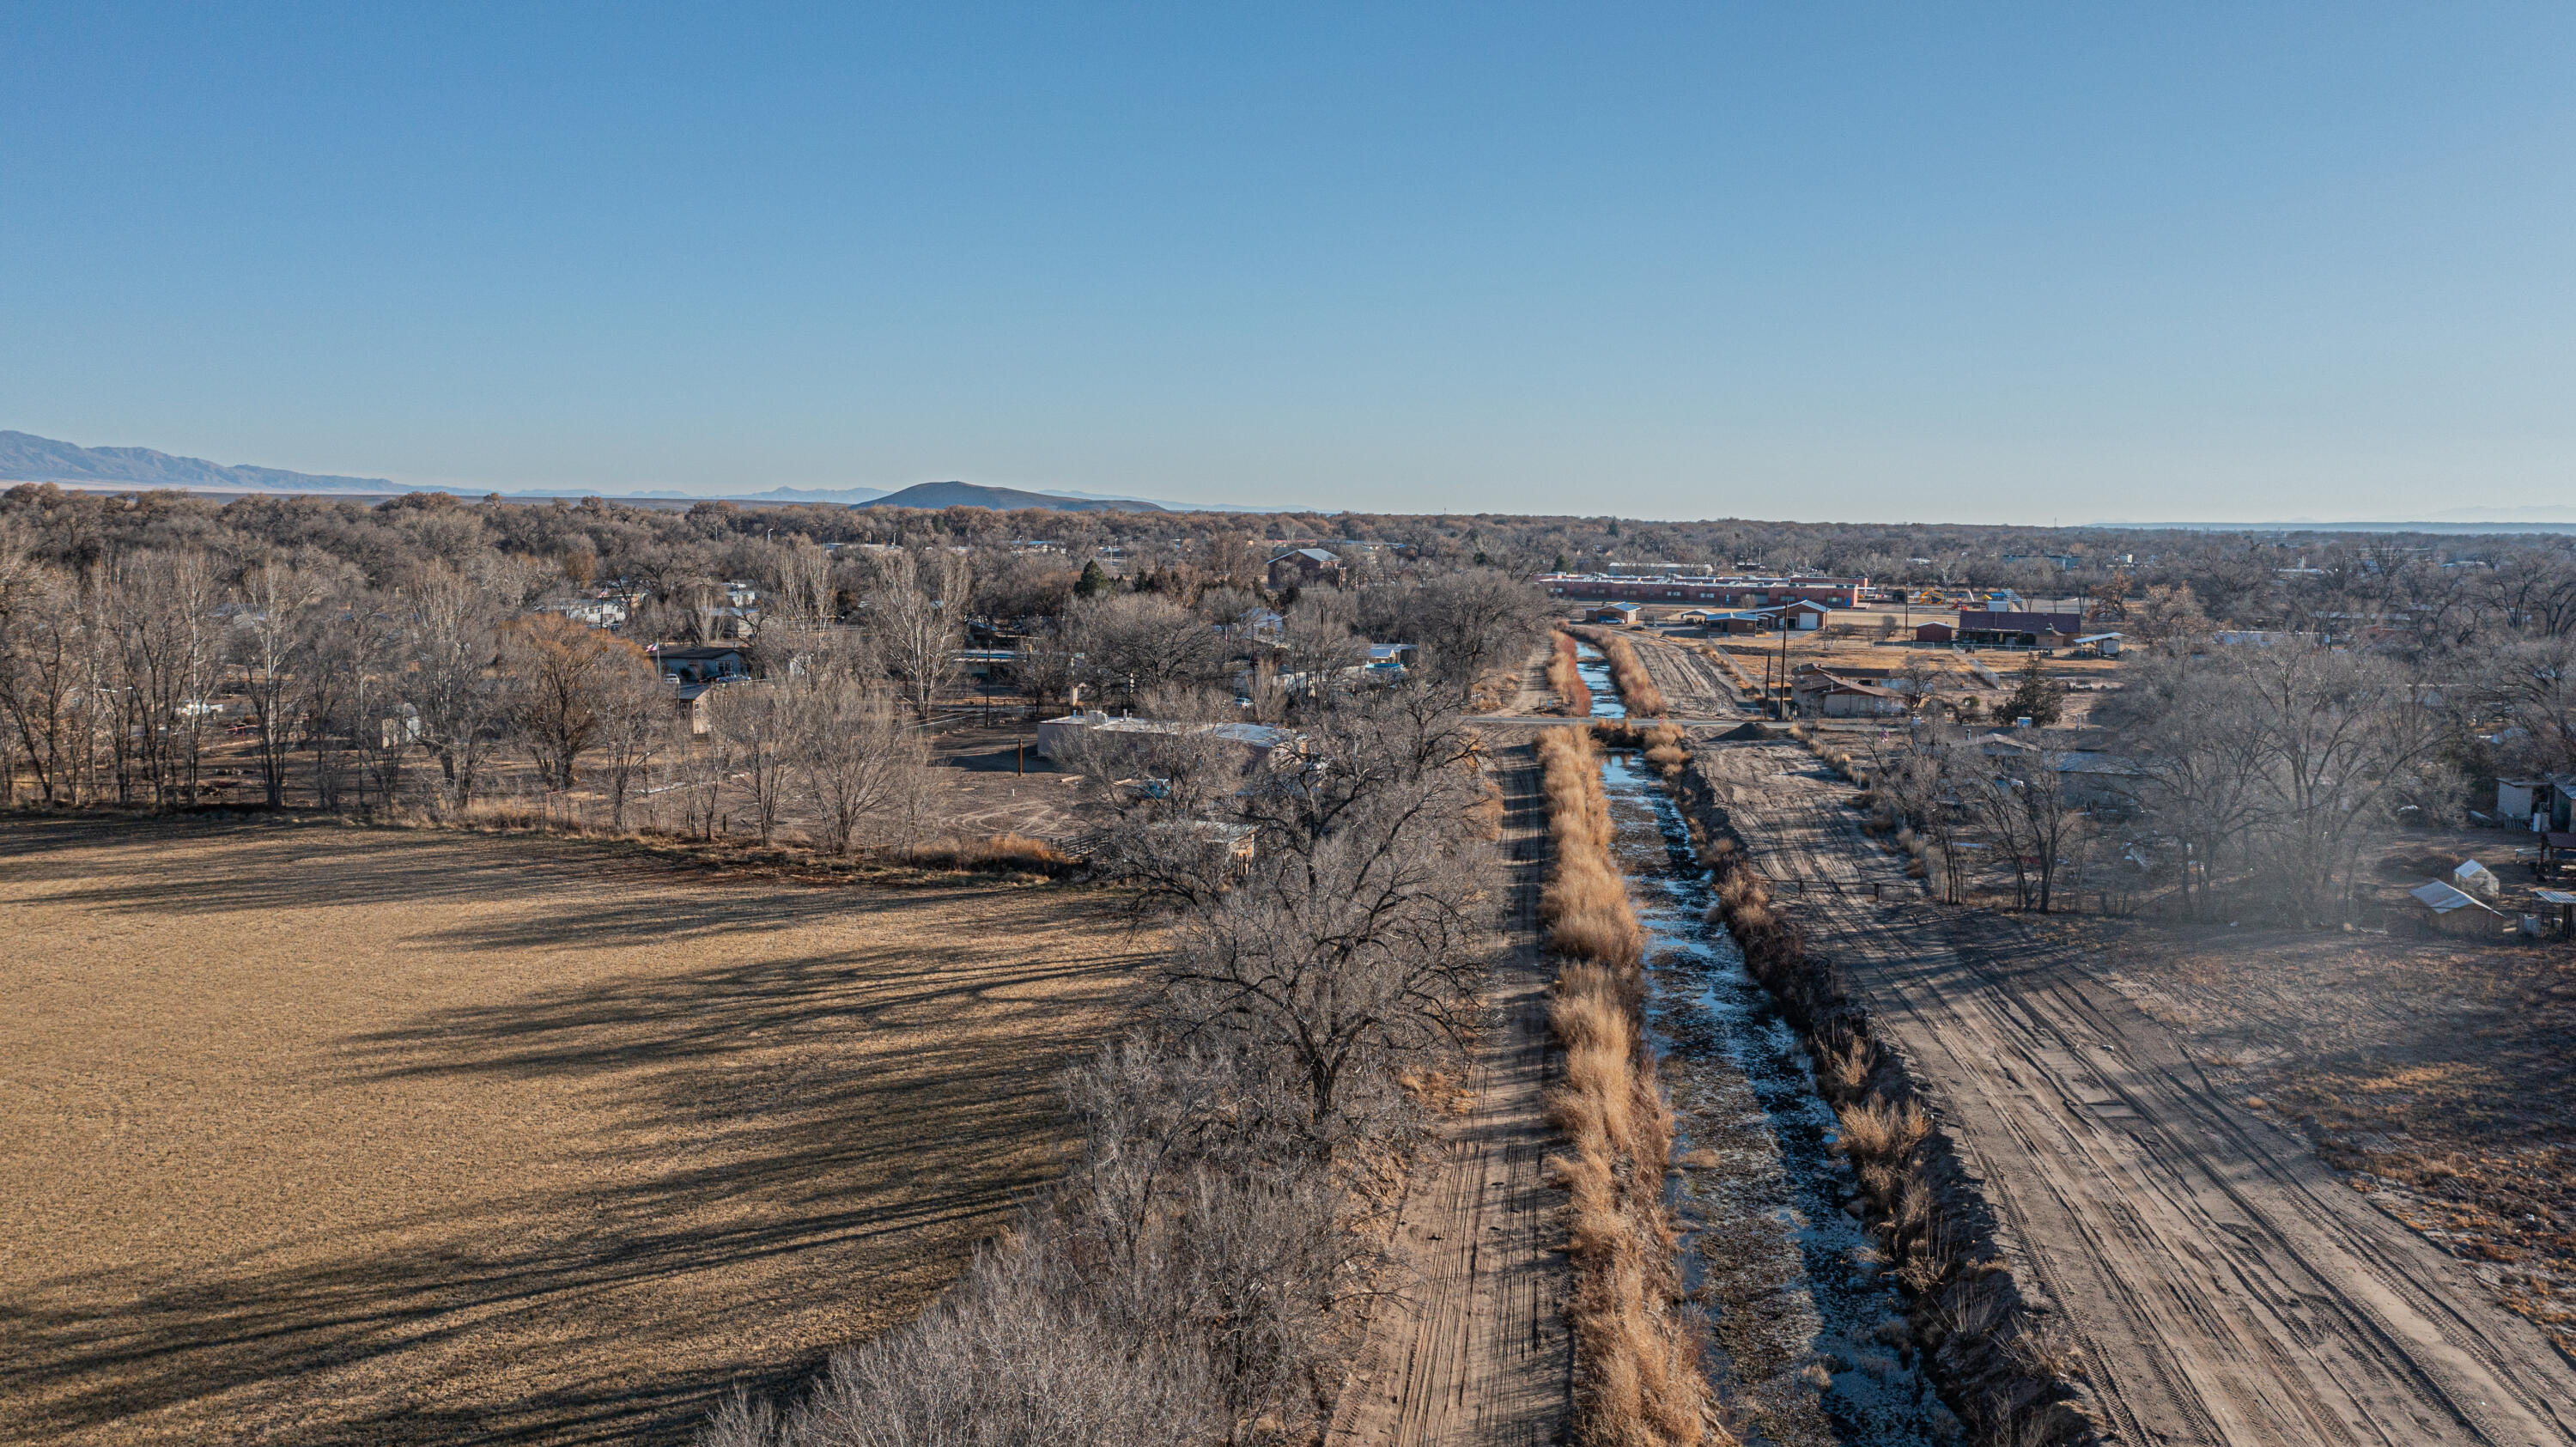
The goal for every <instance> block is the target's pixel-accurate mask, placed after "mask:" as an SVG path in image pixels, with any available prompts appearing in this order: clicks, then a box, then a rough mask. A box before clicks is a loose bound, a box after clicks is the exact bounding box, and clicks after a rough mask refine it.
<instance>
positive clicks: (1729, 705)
mask: <svg viewBox="0 0 2576 1447" xmlns="http://www.w3.org/2000/svg"><path fill="white" fill-rule="evenodd" d="M1629 639H1630V641H1631V642H1633V643H1634V644H1635V645H1636V647H1637V658H1638V661H1639V662H1641V663H1643V664H1645V665H1646V673H1647V675H1648V676H1649V677H1651V678H1653V679H1654V680H1655V687H1657V688H1660V689H1662V690H1663V691H1664V698H1665V700H1666V701H1667V702H1669V703H1670V704H1671V705H1672V711H1673V713H1674V714H1675V715H1677V716H1689V715H1706V716H1709V717H1712V718H1719V717H1724V716H1726V715H1729V714H1733V713H1737V712H1740V711H1741V710H1742V708H1743V706H1744V695H1743V692H1742V690H1740V689H1738V688H1737V687H1736V686H1735V682H1734V680H1733V679H1730V678H1728V677H1727V676H1726V670H1725V669H1724V668H1722V667H1720V666H1719V665H1718V664H1717V663H1715V662H1713V661H1711V660H1710V659H1707V658H1704V657H1702V656H1701V655H1699V654H1697V653H1694V652H1692V651H1691V650H1690V649H1688V648H1685V647H1683V646H1682V645H1681V644H1679V643H1676V642H1673V641H1671V640H1668V639H1664V638H1659V637H1657V636H1655V635H1653V634H1651V633H1634V634H1630V635H1629Z"/></svg>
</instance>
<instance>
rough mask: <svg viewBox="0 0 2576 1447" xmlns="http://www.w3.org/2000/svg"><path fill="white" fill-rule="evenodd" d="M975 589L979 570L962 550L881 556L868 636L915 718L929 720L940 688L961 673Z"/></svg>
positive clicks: (871, 598) (869, 611)
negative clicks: (959, 661)
mask: <svg viewBox="0 0 2576 1447" xmlns="http://www.w3.org/2000/svg"><path fill="white" fill-rule="evenodd" d="M973 591H974V578H973V575H972V574H971V573H970V572H969V570H968V567H967V562H966V559H965V557H964V556H963V555H961V554H958V553H954V552H950V551H947V550H945V549H941V550H937V551H933V552H929V553H925V554H922V555H920V556H915V555H914V554H912V553H908V552H895V553H888V554H885V555H884V556H883V557H882V558H880V559H879V560H878V563H877V578H876V581H875V584H874V585H873V586H872V587H871V588H870V589H869V590H868V597H867V631H868V637H869V639H870V641H871V642H872V643H873V644H874V646H875V648H876V652H877V658H878V661H879V662H880V663H881V664H882V665H883V666H884V668H885V672H886V676H887V677H889V678H892V679H893V680H894V681H895V684H896V685H897V686H898V687H900V688H901V689H902V690H903V694H904V697H905V699H906V700H907V701H909V702H910V703H911V705H912V712H913V716H914V717H915V718H918V719H921V720H923V721H925V722H927V721H928V720H929V718H930V715H931V710H932V708H933V707H934V706H936V705H937V703H938V702H939V690H940V689H941V688H942V687H944V686H946V684H947V683H948V681H949V680H950V679H952V678H954V677H956V676H957V651H958V650H959V649H960V648H962V647H963V646H964V645H965V642H966V601H967V599H968V597H969V596H970V595H971V594H972V593H973Z"/></svg>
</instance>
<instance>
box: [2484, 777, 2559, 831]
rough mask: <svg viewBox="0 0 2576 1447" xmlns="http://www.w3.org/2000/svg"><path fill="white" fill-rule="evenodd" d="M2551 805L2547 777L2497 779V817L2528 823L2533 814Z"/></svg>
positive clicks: (2518, 822)
mask: <svg viewBox="0 0 2576 1447" xmlns="http://www.w3.org/2000/svg"><path fill="white" fill-rule="evenodd" d="M2548 807H2549V781H2548V780H2547V779H2498V780H2496V810H2495V811H2496V817H2497V818H2499V819H2510V820H2512V821H2514V822H2515V823H2517V824H2522V823H2527V822H2529V821H2530V819H2531V816H2532V815H2533V814H2535V813H2538V812H2539V811H2540V810H2542V809H2546V808H2548Z"/></svg>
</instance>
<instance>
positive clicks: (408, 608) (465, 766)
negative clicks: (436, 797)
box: [400, 564, 504, 811]
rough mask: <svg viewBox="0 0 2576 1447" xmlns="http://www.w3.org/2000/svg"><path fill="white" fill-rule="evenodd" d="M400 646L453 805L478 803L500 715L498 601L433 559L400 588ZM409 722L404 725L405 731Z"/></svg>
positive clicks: (424, 734)
mask: <svg viewBox="0 0 2576 1447" xmlns="http://www.w3.org/2000/svg"><path fill="white" fill-rule="evenodd" d="M400 619H401V646H402V649H403V652H404V654H405V655H406V661H407V662H408V663H409V664H410V673H409V674H408V676H407V679H406V683H407V685H408V687H407V692H408V693H409V695H410V698H409V701H410V703H411V705H412V707H413V709H414V710H416V711H417V715H418V720H419V730H420V742H421V744H422V745H423V746H424V747H425V748H427V749H428V750H429V752H430V753H431V754H432V755H434V756H436V758H437V759H438V767H439V776H440V781H441V783H442V784H443V785H444V788H443V789H442V791H441V793H442V798H443V802H444V803H445V804H446V806H447V807H448V808H449V809H451V810H456V811H462V810H463V809H464V808H465V807H466V805H467V804H469V803H470V802H472V800H473V797H474V791H475V789H476V787H477V785H478V784H479V782H480V780H481V777H482V772H483V762H484V760H485V759H486V758H487V757H489V755H490V752H491V749H492V745H493V743H494V739H495V735H496V732H497V728H496V726H497V724H498V722H499V720H500V718H501V716H502V712H503V707H504V699H503V697H502V681H501V680H500V679H498V678H496V677H494V676H493V672H492V664H493V660H494V657H495V655H496V653H497V651H498V643H497V641H496V635H495V624H494V619H493V609H492V602H491V600H490V599H489V598H486V597H485V596H484V595H483V594H482V592H481V591H480V590H479V589H477V588H476V587H475V586H474V585H473V583H471V582H469V581H468V580H467V579H466V578H465V577H464V576H463V575H462V574H460V573H458V572H457V571H455V570H454V569H452V568H448V567H445V566H443V565H439V564H432V565H429V566H427V567H424V568H422V569H420V570H419V572H418V573H417V574H416V575H415V576H414V578H413V580H412V582H411V583H410V584H409V585H408V586H406V587H405V588H404V589H403V590H402V598H401V610H400ZM407 728H408V726H407V725H406V726H405V729H406V731H407Z"/></svg>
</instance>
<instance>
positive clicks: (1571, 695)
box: [1547, 632, 1592, 718]
mask: <svg viewBox="0 0 2576 1447" xmlns="http://www.w3.org/2000/svg"><path fill="white" fill-rule="evenodd" d="M1552 639H1553V646H1552V647H1550V648H1549V650H1548V655H1547V686H1548V687H1549V688H1551V689H1553V690H1555V692H1556V709H1557V712H1559V713H1561V714H1564V715H1565V716H1566V717H1568V718H1585V717H1588V716H1590V714H1591V712H1592V686H1591V685H1590V684H1587V683H1585V682H1584V681H1583V672H1582V670H1581V669H1580V668H1578V667H1576V665H1575V651H1574V639H1573V637H1572V635H1570V634H1567V633H1564V632H1558V633H1556V634H1554V635H1552Z"/></svg>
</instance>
